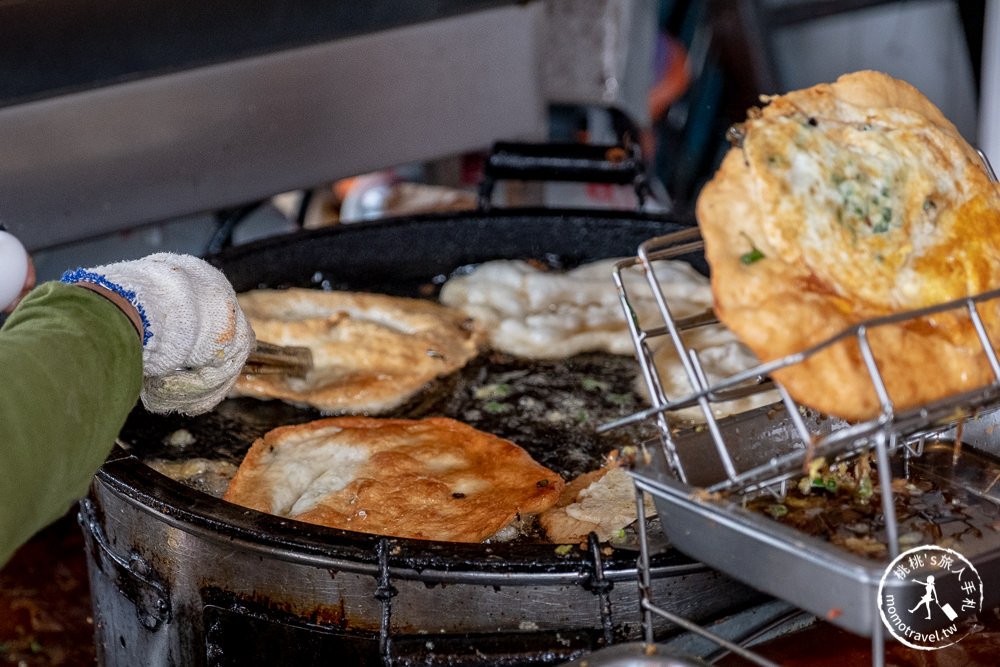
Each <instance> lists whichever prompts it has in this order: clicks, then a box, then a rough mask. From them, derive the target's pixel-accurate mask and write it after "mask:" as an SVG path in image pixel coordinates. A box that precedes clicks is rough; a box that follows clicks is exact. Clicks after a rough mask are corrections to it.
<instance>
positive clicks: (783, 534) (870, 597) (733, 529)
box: [632, 412, 1000, 637]
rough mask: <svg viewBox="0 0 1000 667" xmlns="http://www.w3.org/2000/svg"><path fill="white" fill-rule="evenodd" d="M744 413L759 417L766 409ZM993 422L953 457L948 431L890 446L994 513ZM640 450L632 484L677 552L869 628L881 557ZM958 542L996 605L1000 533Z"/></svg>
mask: <svg viewBox="0 0 1000 667" xmlns="http://www.w3.org/2000/svg"><path fill="white" fill-rule="evenodd" d="M753 417H755V418H756V420H757V421H764V422H767V421H768V417H767V414H766V412H758V413H757V414H756V415H753ZM747 421H754V420H753V419H745V420H743V422H742V424H741V426H742V427H743V428H746V422H747ZM998 424H1000V417H998V415H997V414H996V413H994V414H993V415H991V416H990V417H989V418H988V419H987V418H984V419H980V420H977V421H976V422H972V423H970V424H967V425H966V428H965V429H964V430H965V432H964V433H963V447H962V448H961V453H960V456H959V457H958V460H957V461H956V460H954V458H953V457H952V452H953V446H952V444H950V443H949V442H947V440H946V438H948V437H951V436H952V435H953V434H952V433H949V432H946V433H944V434H942V439H941V440H934V441H931V442H929V443H926V444H925V446H924V451H923V452H922V455H921V456H920V457H914V456H912V454H910V453H908V452H909V450H907V449H905V448H899V449H897V450H896V451H895V454H894V459H896V460H897V461H898V460H900V459H907V463H908V464H909V465H911V466H912V465H917V466H921V467H924V468H931V467H934V468H936V474H937V477H938V478H939V481H940V483H941V484H942V486H943V487H947V489H948V490H949V491H957V492H967V493H968V496H969V497H970V498H971V499H976V498H978V499H979V501H980V503H981V505H982V509H983V511H984V512H992V513H994V514H995V515H996V517H997V520H1000V505H997V503H998V501H1000V491H998V489H997V488H996V486H995V485H994V483H995V482H996V479H997V477H998V475H1000V465H998V463H997V459H996V458H995V457H994V455H993V454H992V453H991V452H990V451H989V450H988V449H985V448H984V447H983V446H984V445H985V446H987V447H991V448H992V449H993V450H996V449H997V448H998V443H996V442H995V439H993V438H989V437H988V435H989V434H988V432H989V430H991V427H996V426H997V425H998ZM731 426H732V427H735V426H736V425H735V424H733V425H731ZM970 430H974V433H971V434H970V433H969V431H970ZM761 431H762V432H767V429H766V428H761ZM649 453H650V455H651V460H650V462H649V463H648V464H647V465H644V466H641V467H638V468H636V469H635V470H633V472H632V475H633V478H634V480H635V482H636V486H637V487H638V488H639V489H641V490H642V491H644V492H647V493H650V494H651V495H652V496H653V498H654V502H655V504H656V509H657V511H658V513H659V516H660V522H661V524H662V526H663V530H664V532H665V533H666V535H667V538H668V539H669V540H670V542H671V543H672V544H673V545H674V546H675V547H677V548H678V549H679V550H680V551H682V552H684V553H686V554H687V555H689V556H691V557H692V558H695V559H697V560H700V561H701V562H703V563H705V564H706V565H709V566H711V567H713V568H715V569H717V570H719V571H720V572H723V573H726V574H728V575H730V576H731V577H733V578H734V579H737V580H739V581H742V582H744V583H746V584H749V585H751V586H753V587H755V588H757V589H759V590H761V591H763V592H766V593H768V594H770V595H774V596H776V597H778V598H781V599H783V600H786V601H788V602H791V603H792V604H795V605H796V606H798V607H801V608H802V609H805V610H806V611H809V612H810V613H812V614H815V615H816V616H818V617H820V618H824V619H826V620H828V621H830V622H831V623H833V624H835V625H837V626H839V627H842V628H844V629H846V630H848V631H850V632H854V633H855V634H858V635H862V636H866V637H869V636H872V634H873V633H874V632H877V631H878V626H879V624H880V623H881V619H880V617H879V614H878V602H877V601H878V593H879V585H880V582H881V579H882V576H883V574H884V573H885V570H886V567H887V566H888V564H889V559H888V557H887V558H886V560H884V561H880V560H873V559H870V558H865V557H863V556H859V555H856V554H854V553H851V552H849V551H847V550H845V549H842V548H840V547H838V546H836V545H833V544H831V543H829V542H827V541H826V540H824V539H822V538H817V537H813V536H810V535H806V534H804V533H802V532H801V531H798V530H796V529H794V528H792V527H789V526H786V525H783V524H781V523H779V522H777V521H775V520H773V519H771V518H770V517H767V516H765V515H763V514H761V513H758V512H755V511H752V510H748V509H746V508H744V507H743V506H742V503H741V502H740V499H739V497H732V498H729V499H726V498H717V497H710V496H708V495H706V494H703V493H700V492H699V491H700V489H699V487H696V486H691V485H689V484H685V483H683V482H680V481H678V480H677V479H676V478H675V477H673V475H672V474H670V472H668V471H669V467H668V466H667V464H666V459H665V457H664V455H663V453H662V451H660V450H659V448H656V447H653V448H651V449H650V450H649ZM960 548H961V552H962V554H963V555H964V556H965V557H966V558H967V559H968V560H969V561H970V562H972V563H973V564H974V565H975V566H976V569H977V570H978V571H979V574H980V576H981V577H982V580H983V591H984V596H985V598H984V605H985V606H984V608H989V607H991V606H996V605H997V604H1000V532H998V531H997V530H984V531H982V533H981V537H980V538H978V539H970V540H968V541H963V543H962V544H961V546H960ZM894 585H895V584H894V582H893V581H892V580H890V579H887V580H886V586H887V588H886V591H887V592H892V591H893V590H894Z"/></svg>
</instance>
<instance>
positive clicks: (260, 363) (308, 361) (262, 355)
mask: <svg viewBox="0 0 1000 667" xmlns="http://www.w3.org/2000/svg"><path fill="white" fill-rule="evenodd" d="M312 368H313V358H312V350H310V349H309V348H308V347H298V346H284V345H275V344H274V343H267V342H265V341H262V340H258V341H257V344H256V345H255V346H254V349H253V351H252V352H250V356H249V357H247V360H246V363H245V364H243V372H244V373H248V374H252V375H287V376H289V377H297V378H303V377H305V376H306V374H308V373H309V371H311V370H312Z"/></svg>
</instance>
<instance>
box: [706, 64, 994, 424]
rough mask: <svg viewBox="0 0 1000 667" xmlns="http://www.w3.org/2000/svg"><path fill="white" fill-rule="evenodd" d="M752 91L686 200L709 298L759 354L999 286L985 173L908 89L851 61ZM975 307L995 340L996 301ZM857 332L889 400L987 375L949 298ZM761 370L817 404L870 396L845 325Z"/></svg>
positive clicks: (849, 404) (861, 405) (909, 399)
mask: <svg viewBox="0 0 1000 667" xmlns="http://www.w3.org/2000/svg"><path fill="white" fill-rule="evenodd" d="M765 101H766V102H767V105H766V106H765V107H764V108H763V109H755V110H752V111H751V113H750V114H749V117H748V119H747V120H746V122H745V123H743V124H742V125H741V126H739V127H738V128H737V132H738V133H739V134H740V135H741V137H742V140H741V145H739V146H734V147H733V148H732V149H730V151H729V152H728V154H727V155H726V156H725V158H724V160H723V162H722V165H721V166H720V168H719V170H718V172H717V173H716V174H715V176H714V177H713V179H712V180H711V181H710V182H709V183H708V184H707V185H706V186H705V188H704V189H703V190H702V192H701V194H700V196H699V199H698V203H697V216H698V221H699V225H700V227H701V230H702V234H703V236H704V239H705V252H706V257H707V259H708V261H709V264H710V266H711V270H712V289H713V294H714V296H715V310H716V313H717V314H718V316H719V318H720V319H721V320H722V321H723V322H724V323H725V324H726V325H727V326H728V327H729V328H730V329H732V330H733V331H734V332H736V333H737V334H738V335H739V336H740V338H741V339H742V340H743V341H744V342H745V343H747V345H748V346H749V347H750V348H751V349H752V350H753V351H754V352H755V353H756V354H757V356H758V357H759V358H760V359H762V360H764V361H770V360H773V359H779V358H782V357H785V356H786V355H789V354H792V353H796V352H800V351H804V350H806V349H808V348H810V347H811V346H813V345H816V344H819V343H821V342H823V341H825V340H827V339H828V338H830V337H832V336H834V335H836V334H838V333H840V332H841V331H843V330H844V329H845V328H847V327H850V326H851V325H854V324H856V323H858V322H861V321H863V320H866V319H870V318H873V317H878V316H882V315H888V314H892V313H900V312H905V311H908V310H913V309H916V308H921V307H924V306H929V305H933V304H938V303H942V302H946V301H950V300H954V299H959V298H962V297H966V296H971V295H975V294H978V293H980V292H983V291H985V290H989V289H993V288H997V287H1000V196H998V192H997V188H996V186H995V185H994V184H993V183H991V182H990V179H989V177H988V174H987V173H986V171H985V169H984V167H983V165H982V162H981V160H980V159H979V156H978V154H977V153H976V151H975V150H973V149H972V148H971V146H969V144H968V143H966V141H965V140H964V139H963V138H962V137H961V135H960V134H959V133H958V131H957V130H956V128H955V127H954V125H952V124H951V123H950V122H949V121H948V120H947V119H946V118H945V117H944V116H943V115H942V114H941V112H940V111H939V110H938V109H937V108H936V107H935V106H934V105H933V104H932V103H931V102H930V101H928V100H927V99H926V98H925V97H924V96H923V95H922V94H921V93H920V92H919V91H918V90H917V89H915V88H914V87H912V86H910V85H909V84H907V83H904V82H902V81H899V80H897V79H893V78H892V77H889V76H887V75H885V74H881V73H878V72H857V73H854V74H849V75H845V76H842V77H841V78H840V79H838V80H837V81H836V82H835V83H833V84H822V85H818V86H814V87H812V88H808V89H805V90H800V91H795V92H791V93H788V94H787V95H782V96H779V97H771V98H765ZM980 312H981V314H982V316H983V318H984V321H985V323H986V325H987V328H988V330H990V331H991V333H993V334H994V340H1000V339H998V338H996V337H995V336H996V335H1000V317H998V305H997V303H996V302H990V303H987V304H985V305H983V306H981V308H980ZM868 334H869V340H870V341H871V345H872V349H873V351H874V353H875V357H876V359H877V363H878V367H879V370H880V372H881V374H882V376H883V379H884V381H885V383H886V386H887V389H888V391H889V395H890V398H891V399H892V401H893V403H894V406H895V408H897V409H901V408H906V407H911V406H914V405H917V404H920V403H923V402H927V401H930V400H933V399H937V398H942V397H944V396H947V395H950V394H953V393H955V392H958V391H962V390H966V389H972V388H975V387H978V386H981V385H983V384H986V383H988V382H991V381H993V380H994V378H993V375H992V373H991V371H990V368H989V364H988V363H987V360H986V356H985V354H984V353H983V352H982V350H981V347H980V345H979V342H978V339H977V337H976V335H975V331H974V329H973V326H972V324H971V321H970V318H969V317H968V315H967V314H964V313H963V312H961V311H949V312H947V313H944V314H940V315H934V316H928V317H924V318H921V319H919V320H911V321H908V322H905V323H901V324H895V325H890V326H880V327H877V328H872V329H870V330H869V332H868ZM774 376H775V379H777V380H778V381H780V382H782V383H783V384H784V385H785V386H786V388H787V389H788V390H789V392H790V393H791V394H792V396H793V397H795V398H796V399H798V400H799V401H801V402H803V403H805V404H806V405H809V406H811V407H813V408H816V409H818V410H821V411H823V412H826V413H828V414H832V415H836V416H840V417H843V418H846V419H851V420H857V419H865V418H869V417H872V416H874V415H875V414H877V412H878V411H879V409H880V405H879V401H878V399H877V396H876V394H875V390H874V388H873V385H872V382H871V380H870V379H869V376H868V373H867V371H866V370H865V368H864V366H863V361H862V357H861V354H860V351H859V346H858V344H857V342H856V341H855V340H853V339H851V340H847V341H844V342H840V343H837V344H834V345H833V346H831V347H828V348H825V349H824V350H823V351H821V352H819V353H817V354H815V355H813V356H811V357H809V358H808V359H807V360H806V361H805V362H804V363H801V364H796V365H792V366H789V367H786V368H784V369H781V370H779V371H777V372H776V373H775V374H774Z"/></svg>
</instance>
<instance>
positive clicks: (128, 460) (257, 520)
mask: <svg viewBox="0 0 1000 667" xmlns="http://www.w3.org/2000/svg"><path fill="white" fill-rule="evenodd" d="M689 226H690V224H687V223H684V222H677V221H676V220H673V219H671V218H670V217H668V216H665V215H660V214H644V213H636V212H629V211H604V210H601V211H592V210H552V209H534V208H533V209H504V210H502V211H487V212H483V211H469V212H460V213H457V214H456V213H447V214H426V215H418V216H410V217H404V218H389V219H383V220H378V221H371V222H363V223H354V224H350V225H338V226H333V227H325V228H321V229H316V230H303V231H298V232H293V233H290V234H285V235H280V236H275V237H269V238H265V239H261V240H258V241H254V242H250V243H247V244H243V245H240V246H235V247H233V248H230V249H227V250H225V251H223V252H221V253H218V254H216V255H212V256H210V257H208V258H206V259H208V261H210V262H211V263H212V264H214V265H215V266H217V267H219V268H220V269H221V270H222V271H223V272H224V273H226V275H227V277H229V279H230V280H231V281H232V283H233V285H234V287H235V288H236V290H237V291H244V290H248V289H254V288H257V287H263V286H267V287H279V286H284V285H287V284H299V285H302V284H308V283H310V282H312V283H317V282H321V281H328V280H329V281H331V282H332V283H333V288H334V289H344V288H345V287H341V285H340V283H344V282H346V283H353V285H354V286H353V287H347V288H350V289H359V290H361V289H367V291H382V289H383V288H384V287H385V286H389V287H390V288H391V287H393V283H394V282H395V287H396V288H397V289H396V290H395V293H397V294H399V295H402V296H407V295H411V296H416V294H415V293H414V290H416V289H417V286H418V284H424V285H426V284H427V282H428V281H430V280H432V279H434V278H435V277H440V276H447V274H449V273H450V272H452V271H454V270H455V269H457V268H460V267H462V266H466V265H469V264H475V263H477V262H482V261H487V260H489V259H518V258H519V259H527V258H545V259H548V260H549V261H552V262H555V263H556V264H562V265H565V266H566V267H567V268H569V267H571V266H574V265H577V264H581V263H584V262H587V261H591V260H596V259H600V258H602V257H621V256H631V255H634V253H635V250H636V249H637V248H638V245H639V243H642V242H643V241H645V240H647V239H648V238H652V237H654V236H657V235H660V234H666V233H669V232H672V231H677V230H678V229H682V228H685V227H689ZM529 232H530V234H529ZM373 241H378V243H374V242H373ZM428 252H430V253H431V254H430V255H428ZM690 260H691V261H692V263H694V264H695V265H696V266H697V265H698V263H699V262H703V259H701V258H699V257H692V258H690ZM362 267H363V268H364V275H361V274H359V272H358V269H359V268H362ZM703 270H706V269H703ZM610 280H611V277H610V275H609V281H610ZM382 283H385V284H384V285H383V284H382ZM400 285H405V288H404V289H402V290H401V291H400V290H398V288H399V287H400ZM97 479H98V481H99V482H100V483H103V484H104V485H106V486H107V487H109V488H110V489H112V490H113V491H115V492H117V493H118V494H119V495H120V496H123V497H124V498H126V499H127V500H128V501H129V502H130V503H132V504H134V505H135V506H136V507H138V508H142V509H144V510H145V511H147V512H151V513H153V514H155V515H158V516H159V518H160V519H161V520H164V521H166V522H168V523H171V524H174V525H177V526H179V527H182V528H183V529H185V530H188V531H193V532H196V533H199V534H201V535H202V536H204V537H205V538H207V539H220V540H226V541H228V542H232V543H239V544H241V545H243V546H244V547H246V548H252V549H261V550H264V551H269V552H271V553H272V555H275V556H277V557H280V558H283V559H286V560H303V561H308V562H318V563H327V562H328V561H330V560H331V559H332V560H335V561H337V563H338V567H341V568H342V569H352V568H353V569H359V570H365V571H372V569H373V568H375V571H377V568H378V567H379V552H380V551H382V550H385V549H386V546H387V545H388V547H389V548H388V558H387V562H388V565H389V567H390V569H392V570H393V572H394V573H395V574H396V575H397V576H398V575H400V574H401V573H402V576H404V577H405V576H415V577H417V578H421V579H434V580H442V579H449V578H451V579H454V580H456V581H462V580H472V581H483V582H487V581H489V582H490V583H492V579H491V578H495V579H496V580H497V581H500V580H502V581H503V582H506V583H510V581H511V575H523V576H529V577H530V576H533V575H535V576H538V577H540V578H542V579H547V578H553V579H555V580H559V581H565V580H578V579H580V578H581V577H583V576H587V573H589V572H591V570H593V560H594V558H596V557H598V556H597V555H596V554H593V553H590V552H593V551H595V550H596V548H595V547H592V548H590V549H588V550H583V549H579V548H575V547H574V548H573V549H571V550H569V551H568V552H567V553H562V552H563V551H564V549H559V550H558V551H557V547H558V546H559V545H556V544H540V543H531V544H526V543H519V542H514V543H503V542H498V543H489V544H478V543H477V544H463V543H454V542H436V541H424V540H414V539H403V538H387V537H381V536H378V535H369V534H365V533H355V532H350V531H343V530H338V529H333V528H326V527H323V526H315V525H311V524H306V523H300V522H298V521H293V520H290V519H284V518H282V517H277V516H273V515H269V514H265V513H262V512H257V511H254V510H249V509H247V508H244V507H240V506H237V505H233V504H231V503H227V502H225V501H223V500H221V499H217V498H215V497H213V496H210V495H208V494H205V493H202V492H200V491H198V490H196V489H193V488H191V487H188V486H186V485H184V484H182V483H180V482H177V481H174V480H172V479H170V478H168V477H166V476H164V475H161V474H160V473H158V472H156V471H154V470H153V469H152V468H150V467H148V466H147V465H146V464H144V463H143V462H142V461H140V460H139V459H138V458H135V457H134V456H131V455H129V454H128V453H127V452H125V451H123V450H121V449H118V450H116V452H115V453H114V454H113V455H112V456H111V457H109V459H108V461H107V462H106V463H105V465H104V466H103V467H102V468H101V470H100V471H99V473H98V475H97ZM417 520H419V518H417ZM604 546H606V545H601V549H602V553H601V554H600V556H599V557H600V559H601V566H602V567H603V568H604V569H605V573H604V574H605V575H606V576H607V577H608V578H611V579H614V578H622V579H624V578H630V577H634V576H635V571H636V569H635V568H636V557H637V554H638V552H637V551H636V550H634V549H628V548H625V549H622V548H615V549H612V550H610V552H609V550H607V549H604ZM382 562H383V563H385V562H386V558H385V556H383V561H382ZM651 565H652V571H653V573H654V574H678V575H679V574H686V573H690V572H695V571H701V570H704V569H707V568H706V567H705V566H704V565H702V564H701V563H699V562H697V561H693V560H691V559H690V558H688V557H687V556H684V555H682V554H680V553H678V552H677V551H676V550H674V549H668V550H661V551H660V552H659V553H655V554H653V561H652V563H651Z"/></svg>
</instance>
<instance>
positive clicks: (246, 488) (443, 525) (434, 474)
mask: <svg viewBox="0 0 1000 667" xmlns="http://www.w3.org/2000/svg"><path fill="white" fill-rule="evenodd" d="M563 486H564V484H563V480H562V478H561V477H560V476H559V475H557V474H555V473H554V472H552V471H551V470H548V469H547V468H544V467H542V466H541V465H539V464H538V463H536V462H535V461H534V460H533V459H532V458H531V456H530V455H529V454H528V453H527V452H526V451H524V450H523V449H522V448H520V447H518V446H517V445H515V444H514V443H512V442H510V441H508V440H504V439H502V438H498V437H496V436H494V435H490V434H488V433H485V432H483V431H479V430H477V429H474V428H472V427H471V426H468V425H467V424H463V423H462V422H458V421H455V420H452V419H447V418H444V417H432V418H427V419H422V420H405V419H375V418H368V417H339V418H329V419H321V420H318V421H313V422H309V423H306V424H300V425H296V426H282V427H278V428H276V429H274V430H272V431H269V432H268V433H266V434H265V435H264V437H262V438H259V439H258V440H257V441H256V442H254V443H253V445H252V446H251V447H250V450H249V451H248V452H247V455H246V457H245V458H244V460H243V462H242V463H241V464H240V467H239V470H238V471H237V473H236V476H235V477H234V478H233V480H232V481H231V482H230V484H229V489H228V490H227V491H226V494H225V496H224V500H228V501H229V502H233V503H236V504H238V505H242V506H244V507H249V508H252V509H256V510H259V511H261V512H268V513H270V514H276V515H278V516H283V517H287V518H291V519H295V520H297V521H305V522H307V523H315V524H319V525H323V526H329V527H332V528H341V529H344V530H353V531H358V532H363V533H374V534H378V535H389V536H393V537H408V538H416V539H426V540H441V541H450V542H481V541H482V540H484V539H486V538H488V537H490V536H491V535H493V534H495V533H496V532H497V531H498V530H500V529H501V528H503V527H504V526H506V525H507V524H509V523H510V522H511V521H512V520H514V519H515V518H516V517H517V516H518V515H520V514H537V513H538V512H541V511H543V510H545V509H547V508H549V507H550V506H552V505H553V504H554V503H555V502H556V500H557V499H558V498H559V494H560V493H561V492H562V489H563Z"/></svg>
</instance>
